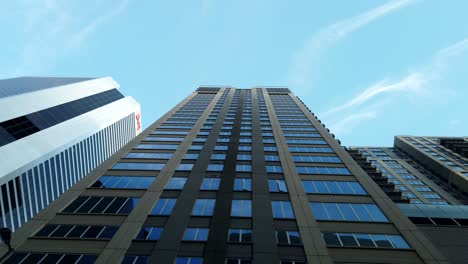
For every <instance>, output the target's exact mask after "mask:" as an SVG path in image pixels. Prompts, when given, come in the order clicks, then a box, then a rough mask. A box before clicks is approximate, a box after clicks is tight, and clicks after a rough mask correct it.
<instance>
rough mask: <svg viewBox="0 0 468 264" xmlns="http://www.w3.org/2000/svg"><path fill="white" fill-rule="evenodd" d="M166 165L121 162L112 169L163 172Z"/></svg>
mask: <svg viewBox="0 0 468 264" xmlns="http://www.w3.org/2000/svg"><path fill="white" fill-rule="evenodd" d="M164 165H165V164H160V163H129V162H119V163H117V164H115V165H114V167H112V169H113V170H161V169H162V168H164Z"/></svg>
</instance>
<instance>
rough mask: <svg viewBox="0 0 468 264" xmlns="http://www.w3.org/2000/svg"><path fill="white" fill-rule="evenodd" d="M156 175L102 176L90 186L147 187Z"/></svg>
mask: <svg viewBox="0 0 468 264" xmlns="http://www.w3.org/2000/svg"><path fill="white" fill-rule="evenodd" d="M155 179H156V177H148V176H110V175H107V176H102V177H101V178H99V180H97V181H96V182H95V183H94V184H93V185H92V186H91V187H94V188H127V189H147V188H149V187H150V186H151V184H152V183H153V181H154V180H155Z"/></svg>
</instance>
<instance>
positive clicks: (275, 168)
mask: <svg viewBox="0 0 468 264" xmlns="http://www.w3.org/2000/svg"><path fill="white" fill-rule="evenodd" d="M266 171H267V172H269V173H282V172H283V168H282V167H281V166H272V165H267V166H266Z"/></svg>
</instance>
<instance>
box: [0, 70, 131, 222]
mask: <svg viewBox="0 0 468 264" xmlns="http://www.w3.org/2000/svg"><path fill="white" fill-rule="evenodd" d="M118 88H119V85H118V84H117V83H116V82H115V81H114V80H112V79H111V78H49V77H20V78H13V79H5V80H0V108H1V110H0V157H1V158H0V186H1V187H0V192H1V195H0V207H1V208H0V213H1V224H2V226H3V227H8V228H10V229H12V230H13V231H15V230H16V229H17V228H18V227H20V226H21V225H22V224H24V223H25V222H27V221H28V220H29V219H31V218H32V217H34V216H35V215H37V213H38V212H40V211H41V210H42V209H44V208H45V207H47V205H48V204H50V203H52V202H53V201H54V200H55V199H57V198H58V197H59V196H60V195H61V194H63V193H64V192H65V191H67V190H68V189H69V188H70V187H71V186H73V184H75V183H76V182H78V181H79V180H80V179H82V178H83V177H84V176H85V175H86V174H88V173H89V172H90V171H92V170H93V169H94V168H96V167H97V166H98V165H99V164H101V163H102V162H103V161H104V160H106V159H107V158H109V157H110V156H111V155H112V154H114V153H115V152H116V151H117V150H118V149H120V148H121V147H122V146H124V145H125V144H126V143H128V142H129V141H130V140H131V139H132V138H134V137H135V136H136V135H137V134H138V133H139V131H138V129H139V128H138V124H139V118H140V106H139V104H138V103H137V102H136V101H135V100H134V99H133V98H131V97H124V96H123V95H122V94H121V93H120V91H119V90H118ZM137 116H138V120H136V118H137Z"/></svg>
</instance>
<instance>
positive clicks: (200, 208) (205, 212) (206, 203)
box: [192, 199, 216, 216]
mask: <svg viewBox="0 0 468 264" xmlns="http://www.w3.org/2000/svg"><path fill="white" fill-rule="evenodd" d="M215 203H216V200H215V199H197V200H196V201H195V205H194V206H193V209H192V215H195V216H212V215H213V212H214V207H215Z"/></svg>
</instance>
